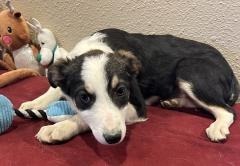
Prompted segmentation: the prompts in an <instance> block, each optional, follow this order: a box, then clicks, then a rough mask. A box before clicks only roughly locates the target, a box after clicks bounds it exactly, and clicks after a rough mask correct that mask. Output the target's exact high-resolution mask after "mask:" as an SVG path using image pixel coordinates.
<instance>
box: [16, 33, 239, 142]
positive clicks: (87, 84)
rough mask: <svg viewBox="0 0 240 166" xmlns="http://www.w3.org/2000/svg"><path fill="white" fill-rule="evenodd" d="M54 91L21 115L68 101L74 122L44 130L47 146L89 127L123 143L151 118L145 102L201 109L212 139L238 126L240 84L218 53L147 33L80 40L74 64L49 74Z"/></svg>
mask: <svg viewBox="0 0 240 166" xmlns="http://www.w3.org/2000/svg"><path fill="white" fill-rule="evenodd" d="M48 79H49V82H50V84H51V86H52V87H53V88H50V89H49V90H48V92H46V93H45V94H44V95H42V96H40V97H39V98H37V99H35V100H34V101H31V102H26V103H23V104H22V106H21V107H20V110H25V109H29V108H30V109H33V108H35V109H43V108H46V106H47V105H48V104H49V103H51V102H52V101H55V100H58V99H59V98H60V97H62V96H63V95H64V96H65V97H66V98H67V99H68V100H69V101H70V102H71V103H72V106H73V108H74V109H75V110H76V111H77V113H78V114H77V115H75V116H74V117H72V118H70V119H68V120H65V121H62V122H59V123H56V124H54V125H50V126H45V127H42V128H41V130H40V131H39V132H38V134H37V138H38V139H39V140H40V141H41V142H47V143H54V142H56V141H64V140H68V139H70V138H71V137H73V136H75V135H77V134H79V133H81V132H83V131H86V130H89V129H91V130H92V132H93V134H94V136H95V138H96V139H97V140H98V141H99V142H100V143H102V144H115V143H119V142H121V141H122V140H123V138H124V136H125V133H126V124H131V123H135V122H140V121H144V120H145V119H146V107H145V103H147V104H151V103H153V102H156V101H161V104H162V105H163V106H166V107H177V108H178V107H191V108H193V107H195V108H196V107H198V108H203V109H205V110H206V111H209V112H210V113H212V114H213V115H214V117H215V118H216V121H215V122H213V123H212V124H211V125H210V126H209V127H208V128H207V129H206V133H207V136H208V137H209V138H210V140H211V141H215V142H218V141H221V140H224V139H226V137H227V135H228V134H230V133H229V127H230V125H231V124H232V123H233V121H234V110H233V109H232V108H231V106H232V105H233V104H234V103H235V102H236V100H237V98H238V95H239V84H238V82H237V79H236V78H235V76H234V74H233V71H232V69H231V67H230V66H229V64H228V63H227V61H226V60H225V59H224V58H223V56H222V55H221V53H220V52H219V51H217V50H216V49H215V48H213V47H211V46H209V45H206V44H203V43H199V42H196V41H192V40H186V39H182V38H178V37H174V36H171V35H142V34H133V33H127V32H125V31H122V30H118V29H105V30H101V31H98V32H96V33H94V34H93V35H91V36H89V37H87V38H84V39H83V40H81V41H80V42H79V43H78V44H77V45H76V46H75V48H74V49H73V50H72V51H71V53H70V55H69V59H65V60H60V61H58V62H57V63H56V64H54V65H53V66H51V67H50V68H49V72H48Z"/></svg>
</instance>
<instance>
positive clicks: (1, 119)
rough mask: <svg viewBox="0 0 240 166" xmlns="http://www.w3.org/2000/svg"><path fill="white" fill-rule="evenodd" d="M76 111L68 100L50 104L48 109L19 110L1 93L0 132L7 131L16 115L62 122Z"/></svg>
mask: <svg viewBox="0 0 240 166" xmlns="http://www.w3.org/2000/svg"><path fill="white" fill-rule="evenodd" d="M74 114H76V112H75V111H74V110H73V109H72V108H71V106H70V104H69V102H68V101H64V100H61V101H57V102H54V103H52V104H50V105H49V106H48V107H47V109H46V110H26V111H22V112H21V111H19V110H17V109H14V108H13V104H12V103H11V101H10V100H9V99H8V98H6V97H5V96H3V95H0V134H2V133H4V132H5V131H7V129H8V128H9V127H10V126H11V124H12V121H13V118H14V116H19V117H21V118H31V119H45V120H49V121H50V122H54V123H56V122H60V121H64V120H66V119H68V118H70V117H72V116H73V115H74Z"/></svg>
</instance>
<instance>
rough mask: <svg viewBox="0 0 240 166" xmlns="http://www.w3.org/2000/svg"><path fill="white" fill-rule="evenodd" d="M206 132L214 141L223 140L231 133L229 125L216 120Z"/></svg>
mask: <svg viewBox="0 0 240 166" xmlns="http://www.w3.org/2000/svg"><path fill="white" fill-rule="evenodd" d="M206 134H207V136H208V138H209V139H210V140H211V141H213V142H220V141H223V140H225V139H227V136H228V135H229V134H230V132H229V125H228V124H227V123H223V122H221V121H215V122H214V123H212V124H211V125H210V126H209V127H208V128H207V129H206Z"/></svg>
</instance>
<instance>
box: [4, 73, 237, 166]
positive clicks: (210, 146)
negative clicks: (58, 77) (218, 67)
mask: <svg viewBox="0 0 240 166" xmlns="http://www.w3.org/2000/svg"><path fill="white" fill-rule="evenodd" d="M48 86H49V85H48V83H47V80H46V78H44V77H34V78H28V79H25V80H22V81H19V82H17V83H15V84H12V85H10V86H7V87H5V88H3V89H0V94H3V95H5V96H7V97H8V98H9V99H10V100H11V101H12V102H13V103H14V105H15V107H18V106H19V105H20V103H21V102H23V101H27V100H32V99H34V98H35V97H37V96H39V95H40V94H42V93H44V92H45V91H46V90H47V89H48ZM235 109H236V110H238V111H237V114H238V115H239V111H240V105H236V106H235ZM148 117H149V120H148V121H146V122H144V123H139V124H135V125H132V126H128V128H127V135H126V138H125V140H124V141H123V142H122V143H121V144H119V145H116V146H104V145H101V144H99V143H98V142H97V141H96V140H95V138H94V137H93V135H92V134H91V132H88V133H84V134H81V135H79V136H77V137H75V138H73V139H72V140H70V141H68V142H66V143H63V144H60V145H45V144H42V143H40V142H38V141H37V140H36V139H35V137H34V135H35V134H36V133H37V132H38V130H39V129H40V127H41V126H43V125H48V124H49V122H46V121H41V120H39V121H35V120H26V119H20V118H17V117H15V119H14V121H13V124H12V127H11V128H10V129H9V130H8V131H7V132H6V133H5V134H2V135H0V165H1V166H9V165H11V166H20V165H21V166H28V165H29V166H30V165H31V166H38V165H39V166H43V165H44V166H70V165H72V166H80V165H131V166H132V165H138V166H140V165H163V166H176V165H182V166H188V165H189V166H190V165H191V166H192V165H195V166H198V165H199V166H206V165H211V166H212V165H215V166H227V165H235V166H238V165H240V122H239V119H237V120H236V122H235V123H234V124H233V125H232V127H231V129H230V131H231V135H230V137H229V139H228V141H227V142H225V143H212V142H210V141H209V140H208V138H207V137H206V134H205V129H206V128H207V127H208V126H209V124H210V123H211V122H212V121H213V119H212V118H211V116H210V115H209V114H207V113H203V112H200V111H199V112H196V111H195V110H178V111H173V110H165V109H162V108H160V107H148Z"/></svg>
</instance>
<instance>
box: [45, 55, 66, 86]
mask: <svg viewBox="0 0 240 166" xmlns="http://www.w3.org/2000/svg"><path fill="white" fill-rule="evenodd" d="M69 62H70V60H63V59H60V60H59V61H58V62H56V63H55V64H53V65H52V66H50V67H49V68H48V75H47V77H48V81H49V84H50V85H51V86H52V87H54V88H56V87H62V85H64V84H65V82H66V79H67V78H66V76H67V73H66V68H67V66H68V64H69Z"/></svg>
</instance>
